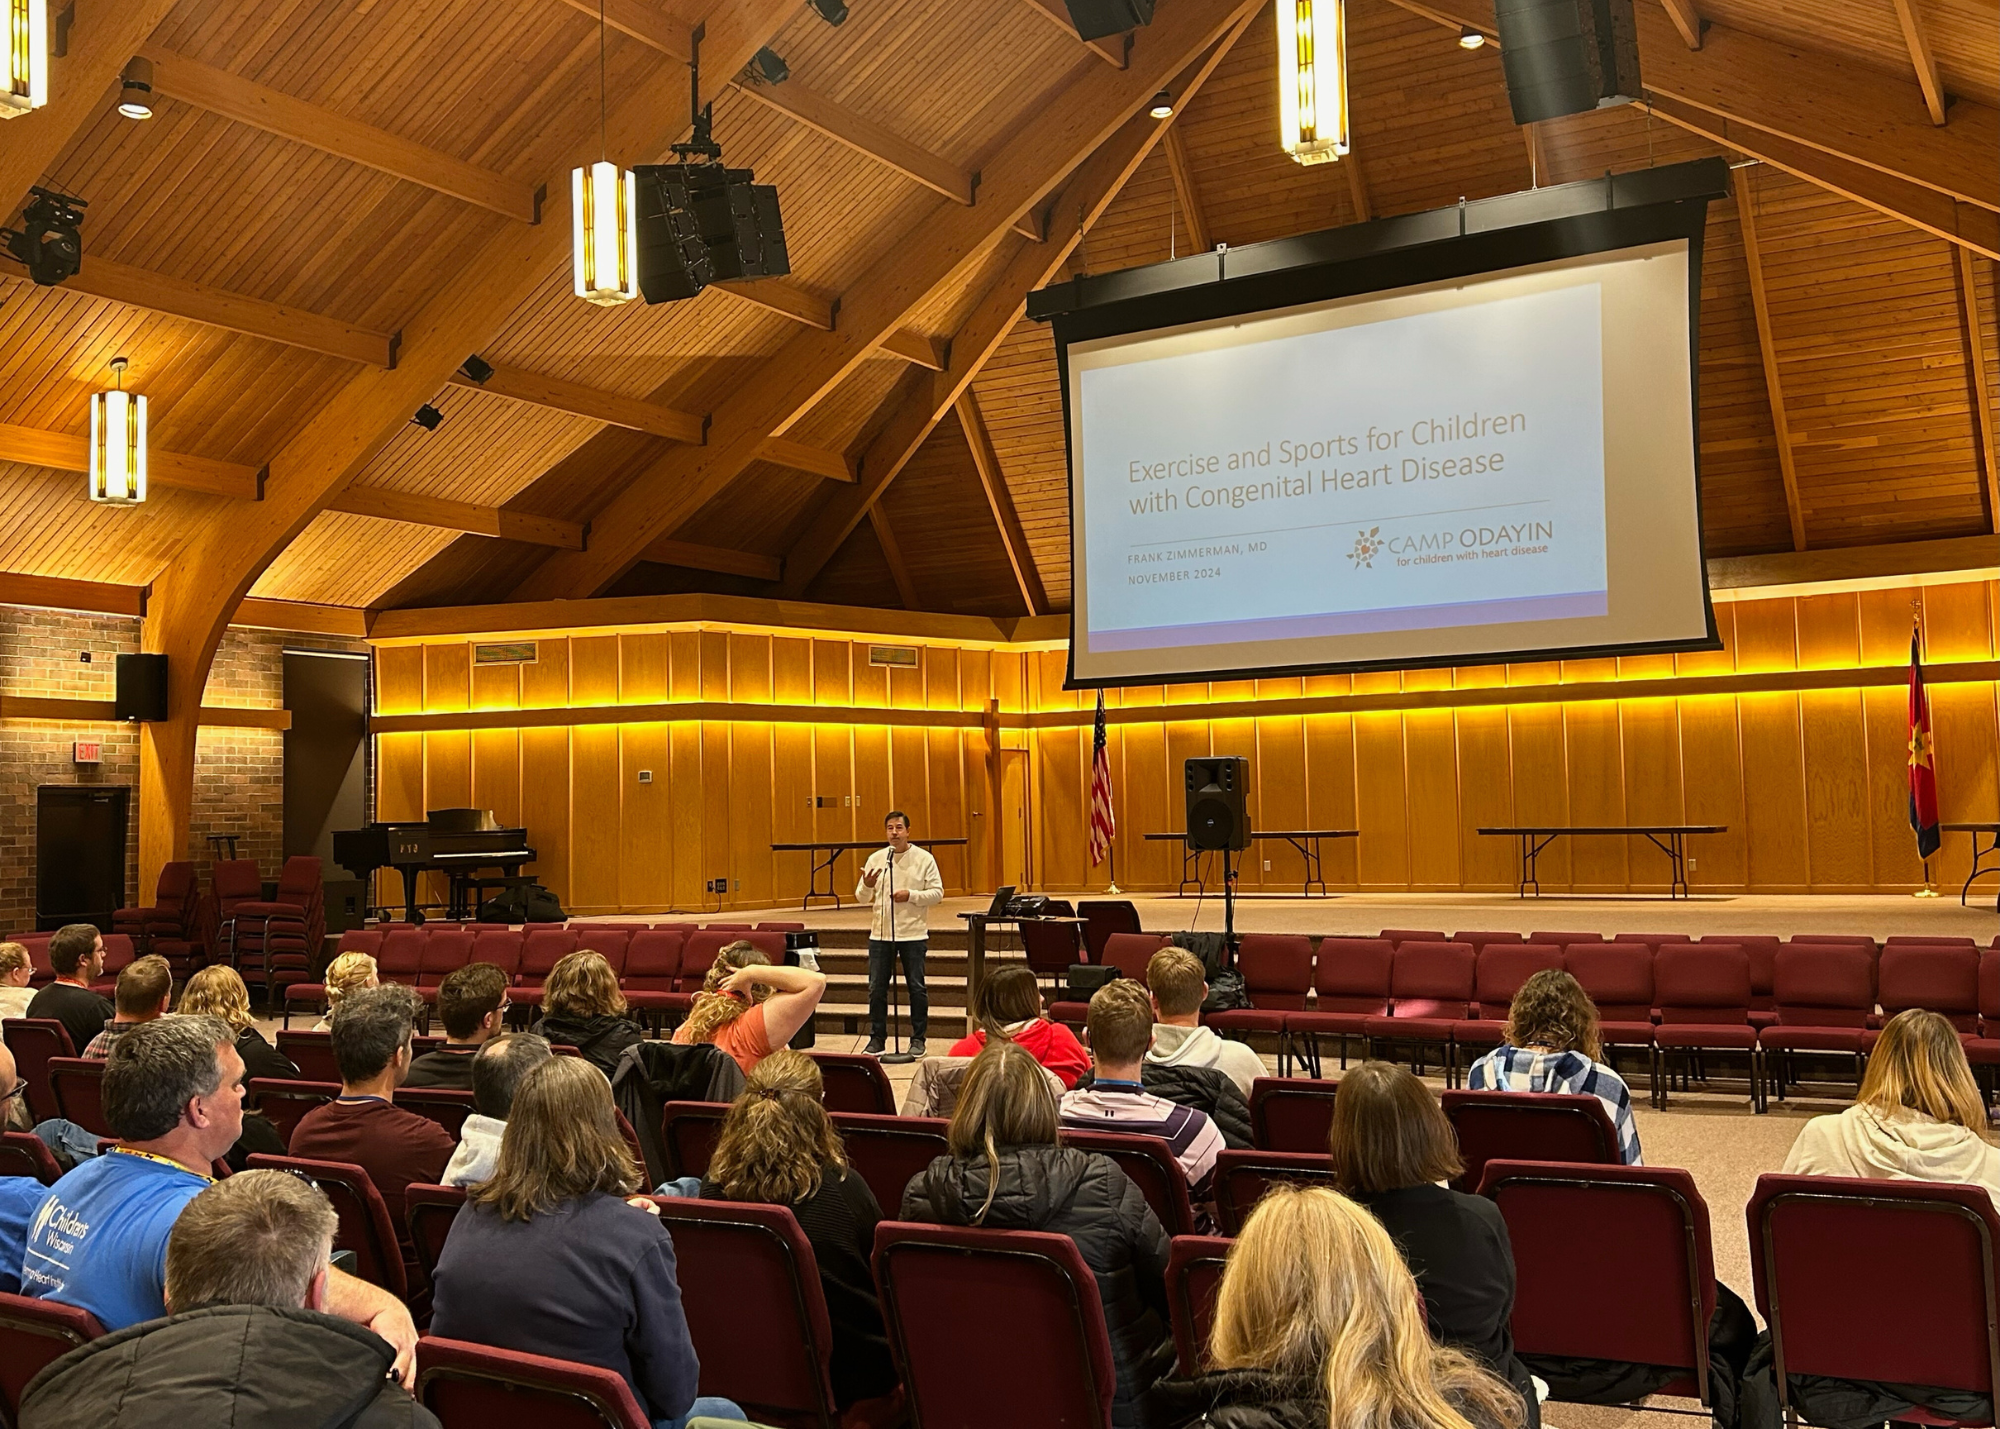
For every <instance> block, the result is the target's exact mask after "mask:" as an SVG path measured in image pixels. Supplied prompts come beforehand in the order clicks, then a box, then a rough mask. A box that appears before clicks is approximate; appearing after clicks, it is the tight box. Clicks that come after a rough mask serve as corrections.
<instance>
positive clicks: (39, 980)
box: [7, 933, 56, 987]
mask: <svg viewBox="0 0 2000 1429" xmlns="http://www.w3.org/2000/svg"><path fill="white" fill-rule="evenodd" d="M53 936H54V934H52V933H9V934H8V935H7V941H8V942H10V943H19V944H20V945H21V946H22V947H24V948H26V949H27V950H28V964H29V966H30V968H32V971H31V972H30V973H29V974H28V986H29V987H47V986H48V985H49V984H50V983H52V982H54V981H55V980H56V970H55V965H54V964H53V963H51V962H50V961H49V939H50V938H51V937H53Z"/></svg>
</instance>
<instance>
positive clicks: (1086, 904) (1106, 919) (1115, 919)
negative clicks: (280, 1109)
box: [1072, 898, 1145, 963]
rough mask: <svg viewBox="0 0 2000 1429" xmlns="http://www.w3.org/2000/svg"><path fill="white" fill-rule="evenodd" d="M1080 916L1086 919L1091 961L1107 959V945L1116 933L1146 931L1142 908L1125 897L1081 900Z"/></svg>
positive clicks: (1085, 934) (1087, 950)
mask: <svg viewBox="0 0 2000 1429" xmlns="http://www.w3.org/2000/svg"><path fill="white" fill-rule="evenodd" d="M1076 916H1077V917H1079V918H1081V919H1083V948H1084V952H1085V954H1086V957H1085V961H1087V962H1093V963H1101V962H1103V961H1104V945H1105V944H1106V943H1107V942H1109V941H1110V940H1111V935H1112V934H1113V933H1143V932H1144V931H1145V929H1144V928H1142V927H1140V926H1139V910H1138V909H1137V908H1136V907H1134V906H1133V905H1132V904H1131V903H1128V902H1126V901H1125V900H1124V899H1122V898H1110V899H1105V898H1085V899H1080V900H1078V902H1077V905H1076ZM1072 926H1074V925H1072Z"/></svg>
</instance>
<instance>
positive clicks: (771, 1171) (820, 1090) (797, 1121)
mask: <svg viewBox="0 0 2000 1429" xmlns="http://www.w3.org/2000/svg"><path fill="white" fill-rule="evenodd" d="M825 1091H826V1089H825V1085H824V1083H823V1082H822V1081H821V1079H820V1071H819V1066H818V1064H817V1063H815V1062H814V1061H813V1059H812V1058H810V1057H808V1056H806V1054H805V1053H803V1052H794V1051H792V1050H790V1049H789V1048H786V1049H782V1050H780V1051H777V1052H773V1053H772V1054H771V1055H770V1056H769V1057H766V1058H765V1059H764V1060H763V1061H762V1062H759V1063H758V1064H757V1067H756V1069H755V1070H754V1071H752V1072H751V1073H750V1079H749V1083H748V1085H746V1086H745V1087H744V1089H743V1094H742V1095H741V1096H739V1097H738V1098H737V1099H736V1101H735V1104H734V1105H732V1106H731V1107H730V1108H729V1115H728V1116H726V1117H725V1118H723V1122H722V1134H721V1136H720V1137H719V1138H718V1139H717V1141H716V1144H715V1153H714V1155H713V1156H711V1157H710V1158H709V1162H708V1175H707V1177H706V1178H705V1179H704V1180H703V1181H702V1185H701V1194H702V1195H704V1196H707V1197H710V1198H714V1199H719V1200H725V1201H766V1202H769V1203H770V1204H772V1205H776V1206H788V1207H790V1208H791V1212H792V1215H793V1216H794V1217H795V1218H796V1219H797V1220H798V1223H799V1229H800V1230H802V1231H804V1232H805V1236H806V1239H807V1240H808V1241H810V1242H812V1248H813V1258H814V1259H815V1260H816V1261H817V1262H818V1264H819V1280H820V1286H821V1288H822V1289H823V1290H824V1291H825V1292H826V1311H827V1317H828V1319H829V1320H830V1321H831V1322H832V1325H833V1394H834V1399H835V1401H836V1403H837V1404H838V1406H839V1407H840V1408H841V1409H843V1410H845V1409H847V1408H848V1407H849V1406H850V1405H852V1404H854V1403H856V1402H857V1401H859V1400H863V1399H874V1398H877V1397H879V1396H881V1395H886V1394H891V1393H893V1392H894V1391H895V1388H896V1384H897V1377H896V1366H895V1362H894V1361H893V1360H892V1359H891V1358H890V1354H889V1337H888V1332H887V1331H886V1330H885V1329H884V1328H883V1325H882V1307H881V1303H880V1302H879V1301H878V1300H877V1299H876V1296H875V1273H874V1270H873V1269H872V1264H873V1256H874V1253H875V1225H876V1223H877V1222H878V1221H880V1220H881V1219H882V1208H881V1206H879V1205H878V1204H876V1201H875V1193H874V1192H873V1191H871V1190H869V1189H868V1183H867V1182H866V1181H864V1180H862V1179H861V1176H860V1175H859V1173H857V1172H856V1171H854V1170H853V1169H852V1168H850V1167H849V1166H848V1164H847V1152H846V1150H845V1149H844V1148H843V1147H842V1146H841V1143H840V1133H839V1132H838V1131H836V1130H834V1126H833V1123H832V1122H831V1121H830V1120H828V1119H827V1115H826V1108H825V1107H824V1106H823V1105H822V1104H821V1098H822V1097H823V1096H824V1095H825Z"/></svg>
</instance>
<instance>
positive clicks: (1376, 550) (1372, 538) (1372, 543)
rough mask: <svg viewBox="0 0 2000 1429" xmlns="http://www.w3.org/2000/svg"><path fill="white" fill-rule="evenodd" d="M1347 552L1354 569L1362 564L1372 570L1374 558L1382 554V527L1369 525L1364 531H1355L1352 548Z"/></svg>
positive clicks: (1359, 567) (1357, 568)
mask: <svg viewBox="0 0 2000 1429" xmlns="http://www.w3.org/2000/svg"><path fill="white" fill-rule="evenodd" d="M1347 554H1348V557H1349V558H1350V559H1351V560H1353V562H1354V568H1355V569H1356V570H1359V569H1361V567H1363V566H1366V567H1368V569H1369V570H1371V571H1372V570H1374V569H1375V558H1376V557H1377V556H1379V555H1381V554H1382V528H1381V527H1380V526H1370V527H1369V528H1368V529H1367V530H1366V531H1357V532H1356V533H1355V535H1354V549H1353V550H1351V551H1349V552H1348V553H1347Z"/></svg>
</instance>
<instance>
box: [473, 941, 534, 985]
mask: <svg viewBox="0 0 2000 1429" xmlns="http://www.w3.org/2000/svg"><path fill="white" fill-rule="evenodd" d="M525 939H526V934H524V933H523V932H522V931H521V930H520V929H519V928H481V929H480V930H479V931H478V933H476V934H474V935H473V939H472V955H471V957H470V958H468V959H467V961H469V962H475V963H491V964H493V966H494V967H496V968H498V969H500V971H501V972H503V973H505V974H507V979H508V981H510V982H511V981H513V979H514V977H515V975H516V974H517V973H519V972H520V971H521V944H522V942H523V941H525Z"/></svg>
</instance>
